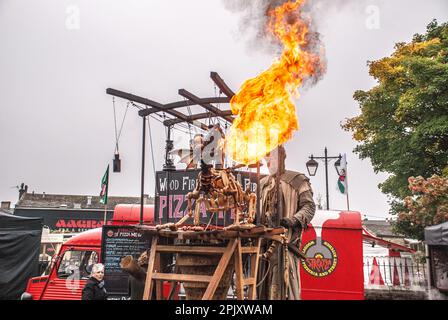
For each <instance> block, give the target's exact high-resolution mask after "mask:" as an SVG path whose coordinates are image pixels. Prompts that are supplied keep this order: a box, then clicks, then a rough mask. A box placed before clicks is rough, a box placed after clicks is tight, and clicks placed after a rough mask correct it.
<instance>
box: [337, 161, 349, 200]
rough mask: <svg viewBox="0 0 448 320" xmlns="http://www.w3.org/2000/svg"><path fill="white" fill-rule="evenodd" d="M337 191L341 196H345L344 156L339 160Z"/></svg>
mask: <svg viewBox="0 0 448 320" xmlns="http://www.w3.org/2000/svg"><path fill="white" fill-rule="evenodd" d="M338 190H339V191H340V192H341V193H342V194H347V158H346V155H345V153H344V155H343V156H342V158H341V166H340V169H339V178H338Z"/></svg>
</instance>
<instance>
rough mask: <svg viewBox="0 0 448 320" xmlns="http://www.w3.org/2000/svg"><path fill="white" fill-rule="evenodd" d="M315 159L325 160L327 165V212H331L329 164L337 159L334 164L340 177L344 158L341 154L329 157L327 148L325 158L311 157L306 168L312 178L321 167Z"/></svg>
mask: <svg viewBox="0 0 448 320" xmlns="http://www.w3.org/2000/svg"><path fill="white" fill-rule="evenodd" d="M315 159H317V160H323V161H324V163H325V186H326V200H327V210H330V197H329V194H328V163H329V162H330V161H331V160H333V159H337V160H336V162H335V164H334V167H335V169H336V172H337V173H338V175H339V167H340V165H341V159H342V156H341V155H340V154H339V156H337V157H329V156H328V152H327V147H325V150H324V156H323V157H315V156H313V155H311V157H310V160H309V161H307V163H306V168H307V170H308V173H309V175H310V176H311V177H314V176H315V175H316V172H317V168H318V167H319V163H318V162H317V161H316V160H315Z"/></svg>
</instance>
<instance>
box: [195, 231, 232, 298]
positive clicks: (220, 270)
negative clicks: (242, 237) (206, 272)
mask: <svg viewBox="0 0 448 320" xmlns="http://www.w3.org/2000/svg"><path fill="white" fill-rule="evenodd" d="M236 245H237V241H236V239H231V240H230V241H229V244H228V245H227V249H226V251H225V252H224V254H223V255H222V258H221V260H220V261H219V265H218V267H217V268H216V270H215V273H214V274H213V277H212V279H211V280H210V284H209V285H208V287H207V290H206V291H205V293H204V296H203V297H202V300H211V299H213V295H214V294H215V291H216V288H218V285H219V282H220V280H221V278H222V276H223V274H224V272H225V271H226V269H227V265H228V264H229V261H230V259H231V258H232V256H233V253H234V251H235V248H236Z"/></svg>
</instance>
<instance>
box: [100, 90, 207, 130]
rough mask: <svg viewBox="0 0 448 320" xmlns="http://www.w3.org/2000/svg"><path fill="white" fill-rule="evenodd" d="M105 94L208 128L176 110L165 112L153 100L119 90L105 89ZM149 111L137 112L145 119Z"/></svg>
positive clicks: (159, 104)
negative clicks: (189, 119)
mask: <svg viewBox="0 0 448 320" xmlns="http://www.w3.org/2000/svg"><path fill="white" fill-rule="evenodd" d="M106 93H107V94H110V95H113V96H115V97H119V98H123V99H126V100H129V101H134V102H137V103H141V104H143V105H146V106H151V107H153V108H154V109H156V110H157V111H156V112H162V111H163V112H166V113H167V114H170V115H172V116H174V117H176V118H178V119H181V120H183V121H184V122H189V123H191V124H193V125H195V126H198V127H199V128H201V129H203V130H207V129H208V127H207V126H206V125H205V124H203V123H201V122H195V123H193V122H192V121H188V120H187V117H188V116H187V115H185V114H183V113H182V112H179V111H176V110H172V109H167V110H165V109H164V105H163V104H161V103H159V102H156V101H153V100H150V99H146V98H143V97H140V96H137V95H134V94H131V93H127V92H123V91H120V90H116V89H112V88H107V89H106ZM149 110H152V109H144V110H140V111H139V112H138V114H139V116H141V117H146V116H148V115H149V114H150V113H149Z"/></svg>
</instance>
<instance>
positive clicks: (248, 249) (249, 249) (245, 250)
mask: <svg viewBox="0 0 448 320" xmlns="http://www.w3.org/2000/svg"><path fill="white" fill-rule="evenodd" d="M259 251H260V248H257V247H242V248H241V252H242V253H243V254H247V253H258V252H259Z"/></svg>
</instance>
